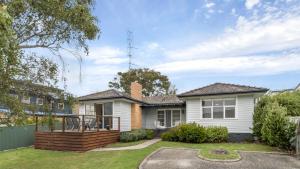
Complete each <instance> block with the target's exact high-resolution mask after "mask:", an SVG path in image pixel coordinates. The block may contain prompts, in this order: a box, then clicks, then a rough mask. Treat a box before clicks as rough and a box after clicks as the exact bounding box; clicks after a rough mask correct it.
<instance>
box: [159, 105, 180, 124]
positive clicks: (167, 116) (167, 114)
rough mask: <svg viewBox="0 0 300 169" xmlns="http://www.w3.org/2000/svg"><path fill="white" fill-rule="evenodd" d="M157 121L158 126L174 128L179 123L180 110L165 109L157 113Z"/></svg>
mask: <svg viewBox="0 0 300 169" xmlns="http://www.w3.org/2000/svg"><path fill="white" fill-rule="evenodd" d="M157 121H158V123H159V125H160V126H163V127H174V126H177V125H179V124H180V122H181V110H180V109H165V110H158V111H157Z"/></svg>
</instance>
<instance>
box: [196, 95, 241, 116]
mask: <svg viewBox="0 0 300 169" xmlns="http://www.w3.org/2000/svg"><path fill="white" fill-rule="evenodd" d="M232 99H235V105H234V106H233V105H227V106H226V105H225V100H232ZM218 100H222V101H223V105H222V106H214V103H213V102H214V101H218ZM237 100H238V99H237V96H235V98H233V97H227V98H210V99H202V100H200V109H201V110H200V111H201V112H202V114H201V113H200V114H201V119H207V120H223V119H224V120H235V119H238V118H237V107H238V106H237V105H238V102H237ZM202 101H211V106H202ZM214 107H223V118H213V108H214ZM226 107H234V111H235V115H234V118H226V116H225V110H226ZM203 108H210V112H211V116H210V118H203Z"/></svg>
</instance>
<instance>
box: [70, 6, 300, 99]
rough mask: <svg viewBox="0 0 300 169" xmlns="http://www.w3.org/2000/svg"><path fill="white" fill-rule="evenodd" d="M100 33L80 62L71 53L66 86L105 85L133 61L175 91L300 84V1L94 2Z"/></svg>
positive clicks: (89, 88) (80, 91)
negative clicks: (130, 51) (215, 85)
mask: <svg viewBox="0 0 300 169" xmlns="http://www.w3.org/2000/svg"><path fill="white" fill-rule="evenodd" d="M93 14H94V15H95V16H96V17H97V18H98V20H99V22H98V24H99V26H100V28H101V31H102V33H101V36H100V38H99V39H97V40H95V41H90V42H88V44H89V46H90V54H89V56H85V57H83V59H84V60H83V63H82V74H83V77H82V82H81V83H80V81H79V64H78V62H77V61H76V59H75V58H74V57H72V56H70V57H69V56H67V57H66V60H65V62H66V64H67V67H66V68H67V69H66V73H65V76H66V77H67V80H68V81H67V85H68V88H67V89H68V91H70V92H72V93H74V94H75V95H77V96H78V95H84V94H88V93H91V92H96V91H101V90H105V89H107V88H108V81H110V80H112V79H113V77H114V75H115V74H116V73H117V72H119V71H126V70H127V69H128V58H127V42H126V36H127V34H126V33H127V30H131V31H132V32H133V37H134V42H133V43H134V46H135V47H136V49H134V50H133V62H134V63H135V64H136V65H137V66H135V67H136V68H142V67H147V68H151V69H155V70H157V71H161V72H162V73H163V74H166V75H168V76H169V78H170V81H171V82H172V83H173V84H174V85H175V86H176V88H177V89H178V92H179V93H180V92H183V91H186V90H190V89H193V88H197V87H201V86H204V85H208V84H211V83H215V82H226V83H235V84H243V85H252V86H259V87H267V88H270V89H284V88H293V87H295V86H296V85H297V84H298V83H300V48H299V47H300V3H299V1H297V0H264V1H262V0H189V1H186V0H163V1H162V0H97V1H96V4H95V8H94V9H93Z"/></svg>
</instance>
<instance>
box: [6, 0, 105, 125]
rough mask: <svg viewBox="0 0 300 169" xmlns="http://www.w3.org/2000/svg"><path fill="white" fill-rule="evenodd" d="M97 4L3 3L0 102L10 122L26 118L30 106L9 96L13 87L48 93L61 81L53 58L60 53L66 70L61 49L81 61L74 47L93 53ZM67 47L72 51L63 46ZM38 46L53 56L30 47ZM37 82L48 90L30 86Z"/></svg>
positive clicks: (78, 0)
mask: <svg viewBox="0 0 300 169" xmlns="http://www.w3.org/2000/svg"><path fill="white" fill-rule="evenodd" d="M92 6H93V1H92V0H84V1H82V0H64V1H59V0H41V1H35V0H4V1H1V3H0V79H1V81H0V93H1V95H0V103H1V104H3V105H5V106H7V107H8V108H9V109H10V112H11V113H10V114H9V119H10V120H9V123H11V122H13V123H14V124H22V123H23V122H24V121H26V116H25V113H24V108H25V105H23V104H22V103H20V101H19V100H18V99H16V98H14V97H11V96H10V92H11V91H12V90H13V91H15V92H16V93H17V94H20V95H24V94H25V95H26V94H28V92H30V93H33V94H34V95H40V94H41V93H43V92H44V93H47V90H48V89H50V90H51V87H53V86H55V85H56V83H57V81H58V78H57V74H58V65H57V63H54V62H52V60H50V59H49V58H51V57H52V56H57V57H59V59H60V60H61V62H62V65H63V70H62V72H63V71H64V61H63V56H62V55H61V54H60V50H65V51H67V52H70V53H71V54H72V55H74V56H75V57H76V58H78V60H79V61H81V56H80V55H78V54H77V53H76V52H74V51H72V50H70V49H72V48H75V49H76V50H81V49H83V50H84V52H85V53H86V54H87V53H88V46H87V44H86V41H87V40H93V39H95V38H96V37H97V35H98V33H99V32H100V30H99V28H98V27H97V24H96V18H95V17H94V16H92V15H91V8H92ZM66 45H68V49H66V48H64V46H66ZM35 48H42V49H45V50H48V51H50V53H51V54H50V55H48V56H43V55H41V54H40V53H35V52H34V51H28V49H35ZM42 53H44V52H42ZM64 79H65V78H64ZM20 81H22V85H20V84H19V82H20ZM33 84H41V85H45V86H49V88H48V87H45V88H43V91H42V92H41V90H40V89H41V88H38V89H35V90H31V89H30V88H31V87H32V85H33ZM35 87H36V86H35ZM28 90H30V91H28ZM50 90H48V92H49V91H50ZM26 92H27V93H26ZM31 109H32V110H33V109H35V108H34V107H31Z"/></svg>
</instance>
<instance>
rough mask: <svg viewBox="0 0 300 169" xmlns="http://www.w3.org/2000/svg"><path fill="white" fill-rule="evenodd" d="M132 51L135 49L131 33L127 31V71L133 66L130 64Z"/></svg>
mask: <svg viewBox="0 0 300 169" xmlns="http://www.w3.org/2000/svg"><path fill="white" fill-rule="evenodd" d="M132 49H135V47H134V46H133V33H132V31H130V30H128V31H127V56H128V69H129V70H131V68H132V66H133V65H135V64H133V63H132Z"/></svg>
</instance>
